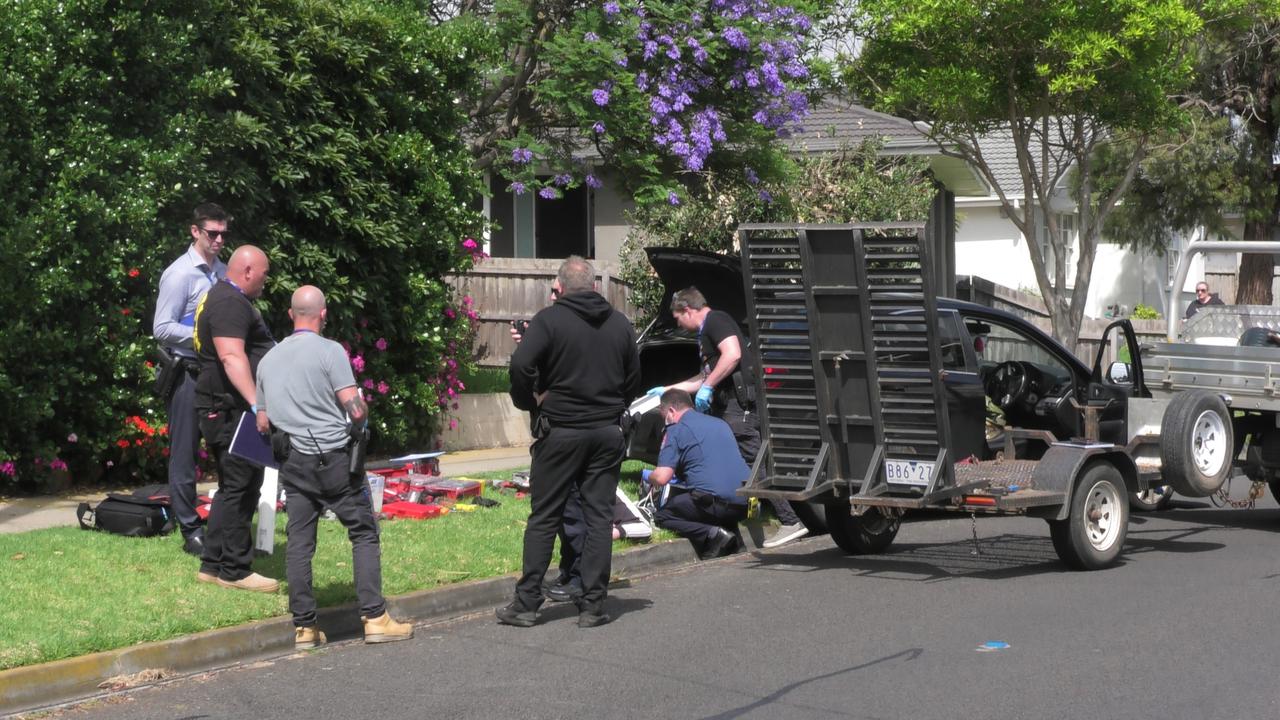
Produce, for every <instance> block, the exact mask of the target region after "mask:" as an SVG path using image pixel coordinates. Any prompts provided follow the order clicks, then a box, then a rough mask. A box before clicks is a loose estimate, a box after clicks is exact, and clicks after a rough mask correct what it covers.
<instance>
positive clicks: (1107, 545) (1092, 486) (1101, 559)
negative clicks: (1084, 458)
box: [1049, 462, 1129, 570]
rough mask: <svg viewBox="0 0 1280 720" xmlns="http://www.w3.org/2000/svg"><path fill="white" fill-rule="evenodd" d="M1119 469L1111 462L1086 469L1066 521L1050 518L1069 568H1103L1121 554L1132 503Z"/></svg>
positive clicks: (1055, 541)
mask: <svg viewBox="0 0 1280 720" xmlns="http://www.w3.org/2000/svg"><path fill="white" fill-rule="evenodd" d="M1126 495H1127V493H1126V492H1125V486H1124V479H1123V478H1121V477H1120V471H1119V470H1116V469H1115V467H1114V466H1112V465H1111V464H1109V463H1105V462H1100V463H1094V464H1093V465H1090V466H1089V467H1088V468H1086V469H1085V471H1084V473H1083V474H1082V475H1081V476H1080V478H1079V479H1078V480H1077V481H1076V484H1075V489H1074V490H1073V491H1072V493H1071V507H1070V508H1069V510H1068V512H1067V517H1066V519H1065V520H1050V521H1049V537H1050V538H1051V539H1052V540H1053V549H1054V550H1055V551H1057V553H1058V557H1059V558H1060V559H1061V560H1062V562H1064V563H1066V564H1067V566H1068V567H1071V568H1074V569H1076V570H1101V569H1102V568H1105V567H1108V566H1109V565H1111V564H1112V563H1114V562H1115V561H1116V558H1118V557H1120V551H1121V550H1122V549H1123V548H1124V539H1125V536H1126V535H1128V533H1129V502H1128V498H1127V497H1126Z"/></svg>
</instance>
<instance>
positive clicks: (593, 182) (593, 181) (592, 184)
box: [582, 174, 604, 190]
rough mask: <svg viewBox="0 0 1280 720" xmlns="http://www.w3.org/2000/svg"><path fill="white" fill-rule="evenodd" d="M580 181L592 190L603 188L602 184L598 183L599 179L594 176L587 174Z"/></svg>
mask: <svg viewBox="0 0 1280 720" xmlns="http://www.w3.org/2000/svg"><path fill="white" fill-rule="evenodd" d="M582 181H583V182H584V183H586V184H587V187H589V188H591V189H592V190H598V189H600V188H601V187H603V186H604V183H602V182H600V178H597V177H596V176H595V175H590V174H588V175H587V176H586V177H585V178H584V179H583V180H582Z"/></svg>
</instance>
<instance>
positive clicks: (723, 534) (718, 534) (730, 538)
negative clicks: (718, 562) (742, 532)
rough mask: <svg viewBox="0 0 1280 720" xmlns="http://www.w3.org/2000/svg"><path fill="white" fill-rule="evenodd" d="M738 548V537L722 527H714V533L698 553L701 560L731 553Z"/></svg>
mask: <svg viewBox="0 0 1280 720" xmlns="http://www.w3.org/2000/svg"><path fill="white" fill-rule="evenodd" d="M737 549H738V537H737V536H736V535H734V534H733V533H731V532H729V531H728V530H725V529H724V528H722V527H718V528H716V531H715V534H714V535H712V536H711V539H710V540H708V541H707V544H706V547H705V548H704V549H703V550H702V552H701V553H700V554H699V555H698V558H699V559H701V560H714V559H715V558H718V557H724V556H725V555H731V554H733V551H734V550H737Z"/></svg>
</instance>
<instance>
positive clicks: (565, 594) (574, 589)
mask: <svg viewBox="0 0 1280 720" xmlns="http://www.w3.org/2000/svg"><path fill="white" fill-rule="evenodd" d="M542 594H543V595H546V596H547V599H548V600H550V601H551V602H573V601H574V600H577V599H578V598H580V597H582V581H581V580H578V579H577V578H574V579H572V580H570V581H569V582H567V583H556V584H555V585H552V586H551V587H549V588H547V589H546V590H544V591H543V593H542Z"/></svg>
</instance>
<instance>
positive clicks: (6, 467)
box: [0, 460, 110, 477]
mask: <svg viewBox="0 0 1280 720" xmlns="http://www.w3.org/2000/svg"><path fill="white" fill-rule="evenodd" d="M108 462H109V461H108ZM108 467H110V465H108ZM16 474H18V468H17V467H16V466H15V465H14V464H13V461H12V460H6V461H5V462H4V463H2V464H0V475H8V476H9V477H13V476H14V475H16Z"/></svg>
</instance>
